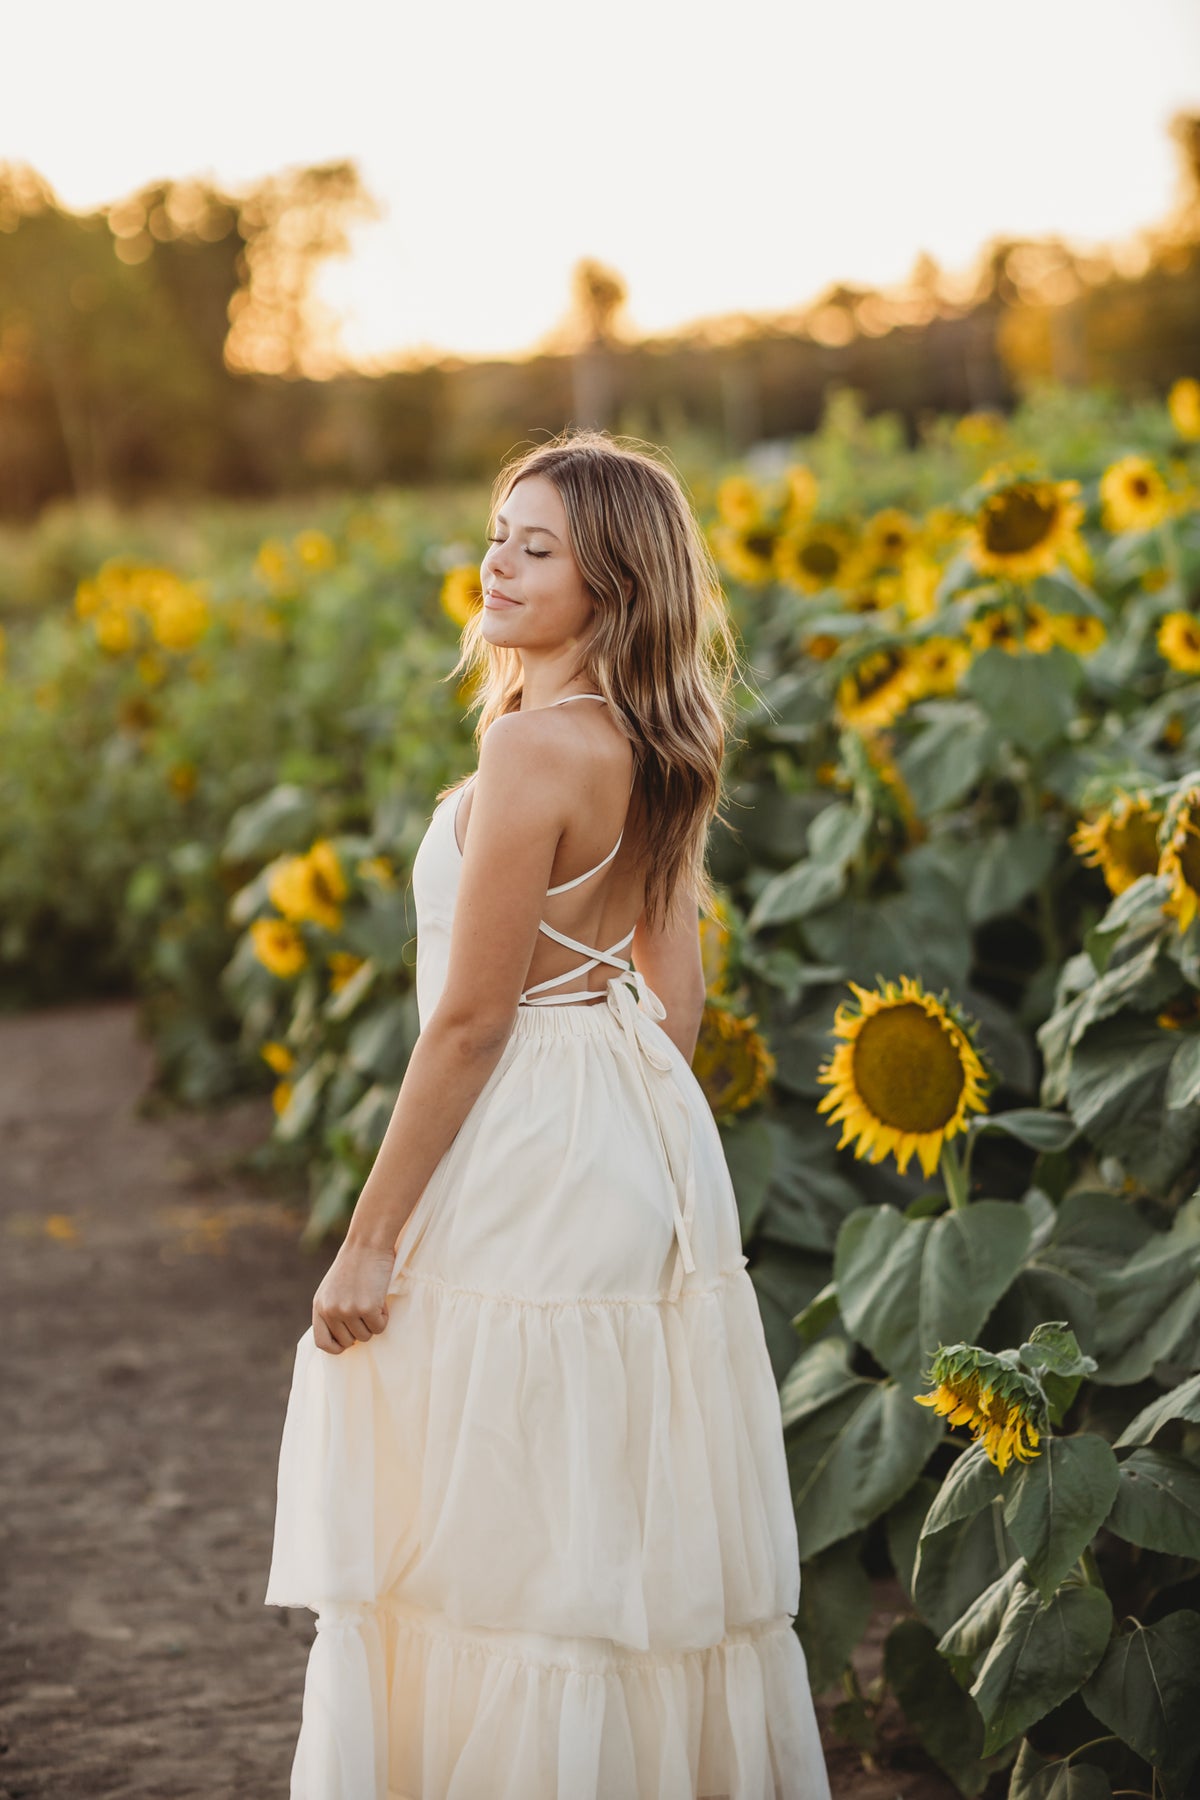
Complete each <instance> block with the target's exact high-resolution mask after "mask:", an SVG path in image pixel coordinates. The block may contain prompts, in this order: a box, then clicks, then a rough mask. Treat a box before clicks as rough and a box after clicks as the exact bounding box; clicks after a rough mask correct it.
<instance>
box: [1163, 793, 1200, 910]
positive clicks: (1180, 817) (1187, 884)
mask: <svg viewBox="0 0 1200 1800" xmlns="http://www.w3.org/2000/svg"><path fill="white" fill-rule="evenodd" d="M1198 812H1200V788H1190V789H1188V791H1187V792H1186V793H1184V794H1183V795H1181V796H1180V798H1179V799H1178V800H1176V801H1174V802H1173V803H1172V805H1171V809H1170V812H1169V814H1168V817H1167V820H1166V831H1167V842H1166V848H1165V849H1164V850H1163V853H1162V856H1161V858H1160V859H1159V864H1158V873H1159V874H1160V875H1164V876H1166V878H1167V880H1168V881H1169V882H1170V884H1171V891H1170V894H1169V895H1168V896H1167V898H1166V900H1165V901H1164V902H1163V908H1164V911H1166V912H1168V913H1170V914H1171V915H1172V916H1173V917H1174V918H1175V919H1177V920H1178V922H1179V929H1180V931H1181V932H1182V931H1186V930H1187V929H1188V927H1189V926H1190V925H1191V923H1192V920H1193V919H1194V918H1195V917H1196V911H1197V908H1198V907H1200V819H1198V818H1197V813H1198Z"/></svg>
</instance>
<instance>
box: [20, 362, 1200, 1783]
mask: <svg viewBox="0 0 1200 1800" xmlns="http://www.w3.org/2000/svg"><path fill="white" fill-rule="evenodd" d="M677 460H680V459H679V458H678V457H677ZM684 472H685V475H686V477H687V479H688V482H689V485H690V487H691V490H692V493H693V497H694V499H695V501H696V503H697V506H698V509H699V511H700V513H701V516H702V518H703V520H704V523H705V526H706V530H707V532H708V534H709V539H710V542H711V545H712V548H713V551H714V553H715V555H716V558H717V560H718V563H719V566H720V568H721V571H722V576H723V580H724V583H725V587H726V592H727V595H728V599H729V604H730V607H731V611H732V613H733V615H734V618H735V622H736V624H737V627H738V631H739V633H740V636H741V640H742V645H743V651H744V655H745V659H746V663H747V667H748V671H749V680H748V681H747V683H746V684H745V685H744V687H743V690H742V692H741V695H740V709H739V716H738V721H737V726H736V740H735V741H734V742H733V743H731V746H730V757H729V767H728V783H729V795H730V803H729V805H728V807H727V808H726V821H727V822H721V823H718V824H717V826H715V827H714V831H713V835H712V840H711V848H710V865H711V868H712V872H713V875H714V879H715V880H716V882H717V884H718V888H719V891H720V893H721V897H722V898H721V906H720V909H719V912H718V914H717V916H715V917H714V918H712V919H706V920H704V921H703V922H702V927H701V935H702V947H703V953H704V960H705V969H706V976H707V981H708V1004H707V1006H706V1009H705V1015H704V1021H703V1025H702V1029H701V1035H700V1041H699V1044H698V1046H697V1050H696V1055H695V1059H694V1063H693V1067H694V1069H695V1073H696V1075H697V1078H698V1080H699V1081H700V1082H701V1084H702V1086H703V1088H704V1091H705V1093H706V1094H707V1096H708V1098H709V1101H710V1104H711V1106H712V1108H713V1112H714V1115H715V1116H716V1119H717V1122H718V1125H719V1128H720V1130H721V1134H722V1140H723V1142H724V1145H725V1148H726V1153H727V1156H728V1160H729V1164H730V1168H731V1171H732V1173H733V1177H734V1185H735V1189H736V1193H737V1199H738V1206H739V1212H740V1217H741V1224H742V1234H743V1239H744V1242H745V1245H746V1248H747V1254H748V1257H749V1270H750V1274H751V1277H752V1279H753V1280H754V1282H755V1285H756V1290H757V1292H758V1296H759V1301H760V1305H761V1308H762V1314H763V1319H764V1324H765V1328H766V1332H767V1340H768V1346H769V1349H770V1353H771V1357H772V1361H773V1364H774V1367H775V1371H776V1376H777V1379H778V1381H779V1384H780V1399H781V1406H782V1411H783V1417H784V1422H785V1441H786V1445H787V1452H788V1459H789V1467H790V1472H791V1479H792V1486H793V1492H794V1496H795V1503H796V1518H797V1528H798V1532H799V1538H800V1548H801V1559H802V1593H801V1616H800V1618H799V1620H798V1627H799V1629H800V1631H801V1635H802V1638H803V1641H804V1644H805V1649H806V1653H807V1655H808V1659H809V1670H810V1676H811V1678H812V1681H813V1685H814V1687H815V1688H816V1689H817V1690H818V1691H829V1690H834V1691H836V1692H837V1693H838V1695H839V1700H838V1704H837V1707H836V1710H835V1713H834V1723H835V1728H836V1729H837V1730H839V1731H840V1732H842V1733H843V1734H844V1735H845V1737H846V1738H847V1739H848V1740H850V1741H851V1742H853V1743H854V1744H855V1745H857V1746H858V1748H859V1750H860V1751H861V1753H862V1755H863V1756H864V1758H866V1759H868V1760H869V1759H870V1757H871V1755H872V1749H873V1746H874V1745H875V1744H876V1742H877V1739H878V1734H879V1731H880V1729H881V1726H882V1723H883V1721H884V1718H885V1709H886V1708H888V1707H895V1706H898V1707H899V1708H900V1709H901V1711H902V1713H903V1715H904V1717H905V1719H906V1720H907V1723H908V1726H909V1728H910V1730H911V1732H912V1734H913V1736H914V1737H915V1738H916V1739H917V1740H918V1741H919V1742H920V1744H921V1745H922V1746H923V1747H924V1750H925V1751H926V1753H927V1754H928V1755H929V1756H930V1757H931V1758H932V1759H933V1760H934V1761H935V1762H936V1763H937V1764H938V1765H939V1766H940V1768H941V1769H942V1770H943V1771H944V1772H945V1775H946V1777H947V1778H948V1780H949V1781H950V1782H951V1783H952V1784H953V1785H954V1787H956V1788H957V1790H958V1791H959V1792H960V1793H962V1794H963V1795H966V1796H975V1795H981V1794H983V1793H984V1791H985V1789H986V1790H987V1794H988V1800H996V1796H998V1795H1000V1794H1006V1795H1008V1796H1010V1800H1101V1797H1104V1796H1109V1795H1114V1796H1115V1795H1129V1794H1140V1795H1145V1796H1147V1797H1152V1800H1156V1797H1157V1796H1162V1797H1163V1800H1188V1797H1189V1796H1192V1795H1194V1794H1195V1793H1196V1792H1197V1791H1198V1789H1197V1784H1198V1782H1200V1773H1198V1767H1200V1709H1197V1708H1196V1706H1195V1705H1194V1696H1195V1694H1196V1692H1197V1689H1198V1686H1200V916H1198V914H1200V680H1198V679H1197V676H1198V675H1200V383H1197V382H1196V381H1192V380H1180V381H1179V382H1177V383H1176V384H1175V386H1174V387H1173V388H1172V389H1171V392H1170V394H1169V396H1167V399H1166V401H1165V403H1164V402H1159V401H1145V402H1142V403H1138V404H1134V405H1130V404H1128V403H1126V402H1123V401H1120V400H1118V399H1117V398H1116V397H1114V396H1112V395H1110V394H1107V393H1104V392H1074V393H1072V392H1067V391H1064V390H1058V389H1052V388H1047V389H1044V390H1040V391H1038V392H1035V393H1033V394H1032V395H1031V396H1030V397H1029V398H1028V399H1027V400H1025V401H1024V402H1023V403H1022V405H1021V406H1020V407H1019V408H1018V409H1017V411H1016V412H1015V413H1014V414H1013V415H1012V416H1011V417H1003V416H1001V415H998V414H992V413H975V414H970V415H967V416H966V417H965V418H962V419H958V420H950V419H933V418H931V419H929V420H928V421H927V423H926V425H925V427H924V429H923V431H922V434H921V441H920V442H919V443H918V444H917V445H916V446H915V447H911V446H910V445H909V444H908V443H907V442H906V441H905V438H904V435H903V432H902V429H901V427H900V425H899V423H898V422H897V421H896V420H895V419H893V418H892V417H890V416H889V415H883V416H877V417H875V418H866V417H864V416H863V414H862V412H861V410H860V408H859V405H858V403H857V400H856V397H855V396H854V395H853V393H851V392H849V391H846V390H843V391H841V392H839V393H836V394H834V395H833V396H832V398H831V401H830V404H829V406H828V408H827V413H826V417H825V419H824V421H823V423H822V426H821V428H820V430H819V431H818V432H817V433H815V434H814V435H813V436H812V437H811V438H808V439H805V440H803V441H801V442H797V443H790V444H787V445H764V446H762V447H761V448H760V450H759V451H758V452H756V453H755V454H754V455H753V456H751V457H750V458H748V459H747V461H746V462H745V463H744V464H743V465H741V466H739V467H736V468H730V467H727V466H726V467H722V466H720V465H719V464H718V463H716V462H714V461H712V460H711V459H709V460H708V461H705V460H704V459H703V457H701V456H700V455H698V454H697V455H695V456H694V457H693V458H692V460H691V461H690V463H689V465H688V466H687V467H686V468H685V470H684ZM485 522H486V496H485V495H483V494H482V493H479V494H474V493H472V494H463V493H458V494H446V495H440V496H436V497H435V498H433V499H431V498H430V497H429V496H422V497H421V498H420V500H419V501H418V500H417V498H416V497H414V496H410V495H403V494H396V495H391V494H385V495H379V496H376V497H373V498H371V499H368V500H364V499H356V500H354V501H350V500H346V501H330V502H328V503H327V504H326V505H325V506H324V508H323V511H322V516H321V518H320V521H319V522H314V521H313V520H312V519H311V518H309V519H306V520H305V521H304V523H303V524H302V525H299V524H292V525H284V524H281V523H280V522H279V521H278V520H275V521H273V524H272V529H271V531H270V532H269V533H268V534H265V535H260V536H258V537H256V538H255V539H254V541H253V542H252V543H251V542H248V541H247V538H246V533H247V530H248V526H247V523H246V520H245V519H241V520H238V521H232V520H231V519H229V518H227V517H224V516H222V517H220V518H216V517H214V519H213V520H212V521H211V523H210V524H209V525H208V526H207V527H205V528H204V529H201V528H198V527H196V526H195V525H194V524H193V525H192V527H191V528H190V531H189V537H188V543H189V559H190V562H189V565H185V564H184V562H183V560H182V559H181V558H179V557H172V554H171V551H170V545H169V543H166V542H163V543H157V542H151V541H150V539H147V540H146V542H145V543H143V545H142V546H141V547H140V548H139V550H138V552H137V553H135V554H131V553H129V552H110V553H107V554H104V555H98V554H97V555H94V556H93V557H92V560H91V561H88V560H87V559H86V557H81V554H80V550H79V546H78V545H73V544H72V543H70V542H63V541H61V538H62V534H61V532H60V533H59V536H58V537H56V539H55V541H54V543H53V544H52V545H51V546H42V547H41V549H39V548H38V547H37V546H34V549H33V550H32V551H30V552H28V555H29V558H30V560H29V561H28V562H27V564H26V565H25V569H24V572H25V575H26V576H27V577H28V580H27V582H26V586H27V588H28V590H29V591H30V592H31V593H33V592H34V591H35V590H37V598H36V604H35V603H33V602H31V603H29V604H27V605H25V606H24V607H13V608H11V609H10V611H9V612H8V614H7V615H6V621H7V624H8V658H7V663H8V666H7V673H6V675H5V676H4V678H3V679H0V799H2V800H3V805H0V977H2V978H3V980H4V982H5V987H6V992H7V994H8V999H9V1004H29V1003H31V1002H32V1001H35V1000H39V999H43V998H46V997H52V996H53V995H54V994H55V992H56V991H58V990H56V985H55V984H56V981H58V980H59V979H60V974H59V972H60V971H62V970H64V969H66V970H68V971H69V982H68V987H67V991H69V992H71V993H72V994H74V995H76V996H77V995H78V994H79V993H80V992H81V991H83V990H84V989H86V988H90V989H91V990H92V991H97V990H99V991H104V990H105V989H106V988H112V987H119V986H121V985H122V984H123V983H129V982H132V983H133V984H135V985H136V988H137V990H138V992H139V993H140V995H141V997H142V1001H143V1005H144V1009H145V1014H146V1018H147V1023H148V1026H149V1028H150V1029H151V1031H152V1032H153V1034H154V1037H155V1042H156V1045H157V1047H158V1052H159V1063H160V1069H161V1082H162V1085H163V1087H164V1088H165V1089H166V1090H168V1091H169V1092H171V1093H173V1094H175V1095H177V1096H179V1097H180V1098H182V1099H184V1100H187V1101H192V1102H199V1103H206V1102H209V1101H212V1100H215V1099H219V1098H220V1097H221V1096H222V1095H225V1094H228V1093H231V1092H234V1091H238V1090H242V1089H245V1088H247V1087H253V1086H256V1085H261V1086H262V1087H263V1089H264V1091H267V1092H269V1093H270V1094H271V1097H272V1100H273V1111H274V1115H275V1118H274V1129H273V1133H272V1137H271V1141H270V1144H269V1146H267V1151H266V1154H267V1155H268V1156H269V1157H270V1158H271V1159H273V1160H274V1161H275V1162H277V1163H278V1164H279V1165H280V1166H281V1167H282V1168H284V1169H290V1170H293V1171H294V1172H295V1174H296V1176H297V1177H298V1178H300V1179H303V1180H304V1181H306V1182H307V1184H308V1197H309V1202H310V1211H309V1219H308V1225H307V1229H306V1233H305V1238H306V1241H307V1242H308V1243H310V1244H311V1243H316V1242H318V1241H319V1240H320V1239H322V1238H323V1237H326V1236H328V1235H331V1234H335V1233H337V1232H339V1231H340V1230H341V1229H343V1228H344V1224H345V1221H346V1218H347V1217H348V1215H349V1212H350V1211H351V1209H352V1208H353V1205H354V1201H355V1198H356V1196H357V1193H358V1192H359V1190H360V1189H361V1186H362V1183H363V1181H364V1180H365V1178H366V1175H367V1173H368V1172H369V1169H370V1167H371V1164H372V1161H373V1158H374V1155H375V1152H376V1150H377V1148H378V1146H379V1143H380V1141H381V1139H382V1136H383V1132H384V1129H385V1127H386V1124H387V1121H388V1119H389V1117H390V1114H391V1110H392V1107H393V1105H394V1103H395V1098H396V1094H397V1091H398V1088H399V1084H400V1081H401V1079H402V1077H403V1073H404V1069H405V1066H406V1064H407V1059H408V1056H409V1054H410V1052H411V1049H412V1045H413V1043H414V1041H415V1038H416V1031H417V1018H416V1007H415V996H414V992H413V975H414V967H413V964H414V956H413V951H414V939H413V931H414V918H413V913H412V908H411V896H410V893H409V876H410V871H411V860H412V856H413V854H414V853H415V850H416V846H417V844H418V842H419V841H420V837H421V835H422V833H423V831H424V828H425V825H426V823H427V821H428V816H429V812H430V810H431V808H432V796H433V795H434V793H435V792H436V790H437V789H438V788H439V787H440V786H442V785H443V784H445V783H446V782H448V781H451V780H453V779H455V778H456V777H457V776H458V775H460V774H462V773H465V772H466V771H467V770H468V769H469V767H470V766H471V763H472V751H471V744H470V732H469V707H470V701H471V695H470V694H469V693H468V692H466V691H465V690H463V689H461V688H460V689H454V688H453V687H452V686H451V685H450V684H449V683H448V682H447V679H446V678H447V676H448V675H449V672H450V670H451V668H452V666H453V663H454V661H455V660H456V655H457V631H458V629H459V628H461V626H462V624H463V623H465V621H466V619H467V618H468V617H469V616H470V612H471V610H472V609H473V608H474V607H475V606H477V605H478V604H479V603H480V595H479V590H478V564H479V561H480V558H481V555H482V545H483V540H482V533H483V529H484V526H485ZM4 554H5V551H4V546H3V545H0V573H2V571H3V566H4V561H3V559H4ZM39 558H40V559H41V560H39ZM81 563H82V566H80V565H81ZM47 570H49V571H50V573H49V574H47ZM54 571H59V572H60V573H59V574H58V575H57V576H56V575H55V573H54ZM67 572H69V579H68V573H67ZM56 580H57V582H58V586H56ZM2 644H3V640H2V639H0V647H2ZM964 1433H965V1434H967V1435H966V1436H964ZM880 1579H884V1580H889V1581H891V1582H893V1583H895V1584H897V1587H898V1591H899V1593H900V1594H901V1595H902V1597H903V1602H904V1606H903V1611H902V1613H901V1615H900V1616H899V1617H898V1618H897V1619H896V1621H895V1622H894V1624H893V1625H892V1627H891V1630H890V1633H889V1635H888V1637H887V1641H886V1645H885V1649H884V1660H883V1673H882V1675H881V1677H880V1678H879V1679H878V1680H876V1681H874V1682H872V1683H871V1684H870V1685H869V1686H863V1685H862V1684H861V1683H860V1680H859V1678H858V1675H857V1673H856V1669H855V1662H854V1655H855V1652H856V1650H857V1649H858V1646H859V1644H860V1641H861V1640H862V1638H863V1636H864V1634H865V1632H866V1631H867V1628H868V1624H869V1621H870V1618H871V1612H872V1593H873V1588H872V1583H873V1581H875V1582H877V1581H879V1580H880Z"/></svg>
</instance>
